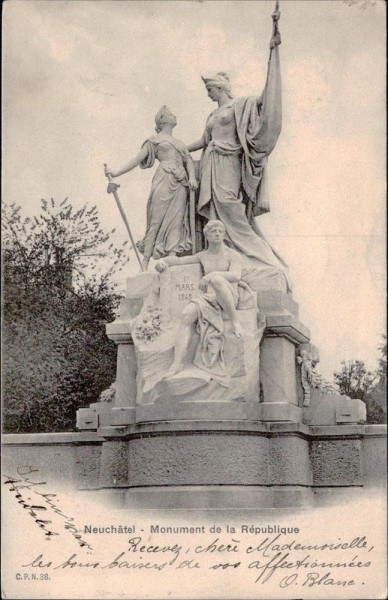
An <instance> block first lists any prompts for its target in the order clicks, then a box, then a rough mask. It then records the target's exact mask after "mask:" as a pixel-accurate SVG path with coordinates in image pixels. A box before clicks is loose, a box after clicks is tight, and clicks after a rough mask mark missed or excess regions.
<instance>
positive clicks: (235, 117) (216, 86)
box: [188, 11, 291, 291]
mask: <svg viewBox="0 0 388 600" xmlns="http://www.w3.org/2000/svg"><path fill="white" fill-rule="evenodd" d="M279 16H280V13H279V12H278V11H276V12H275V13H274V14H273V15H272V17H273V20H274V31H273V36H272V39H271V44H270V47H271V51H270V59H269V66H268V75H267V82H266V86H265V89H264V92H263V94H262V96H260V97H249V98H238V99H233V96H232V93H231V85H230V82H229V77H228V75H227V74H226V73H224V72H219V73H216V74H215V75H211V76H206V77H202V79H203V81H204V83H205V86H206V89H207V93H208V96H209V98H210V99H211V100H212V101H213V102H217V104H218V108H216V110H214V111H213V112H212V113H211V114H210V116H209V117H208V119H207V122H206V128H205V131H204V134H203V135H202V137H201V139H200V140H198V141H196V142H194V143H192V144H190V145H189V146H188V150H189V151H190V152H194V151H195V150H199V149H202V150H203V152H202V157H201V163H200V195H199V202H198V212H199V214H200V215H202V216H204V217H205V218H207V219H219V220H220V221H222V223H223V224H224V226H225V229H226V242H227V243H228V244H229V245H230V246H231V247H232V248H235V249H236V250H237V251H239V252H240V253H241V254H242V255H245V256H246V257H248V261H246V265H248V264H249V265H250V266H252V267H255V268H256V269H257V271H258V272H259V275H260V279H261V280H263V281H264V280H265V284H266V285H268V287H271V282H275V280H276V284H275V283H274V284H275V285H276V286H279V285H280V286H281V287H283V289H284V291H286V290H287V291H289V290H290V289H291V284H290V280H289V276H288V272H287V266H286V264H285V263H284V262H283V260H282V259H281V258H280V257H279V256H278V255H277V254H276V253H275V252H274V250H273V249H272V248H271V246H270V245H269V243H268V242H267V241H266V240H265V239H264V237H263V235H262V234H261V232H260V230H259V228H258V226H257V224H256V223H255V221H254V217H255V216H257V215H260V214H263V213H265V212H268V211H269V202H268V194H267V187H266V164H267V157H268V155H269V154H270V152H271V151H272V150H273V148H274V146H275V144H276V141H277V138H278V136H279V134H280V129H281V83H280V67H279V54H278V45H279V44H280V35H279V32H278V30H277V21H278V19H279Z"/></svg>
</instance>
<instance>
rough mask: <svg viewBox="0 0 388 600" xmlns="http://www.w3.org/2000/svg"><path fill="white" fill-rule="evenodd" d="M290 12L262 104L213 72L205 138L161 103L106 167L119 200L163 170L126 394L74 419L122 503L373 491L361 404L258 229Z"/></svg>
mask: <svg viewBox="0 0 388 600" xmlns="http://www.w3.org/2000/svg"><path fill="white" fill-rule="evenodd" d="M279 18H280V12H279V10H278V8H277V9H276V10H275V12H274V13H273V15H272V19H273V34H272V38H271V41H270V57H269V63H268V73H267V80H266V84H265V88H264V91H263V93H262V94H261V95H260V96H259V95H258V96H254V97H244V98H234V97H233V94H232V88H231V83H230V81H229V77H228V75H227V74H226V73H225V72H218V73H215V74H212V75H209V74H207V75H206V76H203V77H202V79H203V82H204V85H205V89H206V91H207V94H208V96H209V98H210V99H211V100H212V101H213V102H214V103H216V105H217V106H216V108H215V110H213V112H212V113H211V114H210V115H209V117H208V119H207V121H206V124H205V129H204V132H203V134H202V136H201V137H200V138H199V139H198V141H195V142H193V143H191V144H189V145H188V146H187V147H186V146H185V144H184V143H183V142H181V141H180V140H178V139H177V138H175V137H174V135H173V129H174V127H175V125H176V123H177V119H176V117H175V115H174V114H173V113H172V112H171V110H170V109H169V108H167V107H166V106H163V107H162V108H161V109H160V110H159V111H158V113H157V114H156V116H155V124H156V133H155V134H153V135H151V136H150V137H148V138H147V139H146V141H145V142H144V144H143V146H142V147H141V149H140V151H139V153H138V154H137V155H136V156H135V157H134V158H133V159H132V160H130V161H129V162H128V164H126V165H125V166H124V167H123V168H121V169H118V170H112V169H110V168H109V167H107V166H106V167H105V173H106V175H107V176H108V177H109V180H110V183H109V188H108V191H109V192H114V193H115V197H116V199H118V196H117V188H118V185H117V184H116V183H115V182H113V179H115V178H117V177H119V176H120V175H122V174H123V173H127V172H128V171H131V170H132V169H134V168H135V167H136V166H140V167H141V168H149V167H152V166H153V165H154V163H155V161H156V160H157V161H158V163H159V166H158V168H157V170H156V172H155V174H154V176H153V180H152V184H151V191H150V195H149V198H148V203H147V226H146V232H145V235H144V237H143V239H142V240H141V241H140V242H138V243H137V251H138V252H140V253H141V254H142V256H143V258H142V260H141V261H140V260H139V262H140V269H141V272H140V273H139V274H138V275H136V276H134V277H130V278H129V279H128V280H127V292H126V297H125V298H124V299H123V300H122V302H121V306H120V314H119V316H118V317H117V319H116V320H115V321H114V322H113V323H110V324H108V325H107V334H108V336H109V337H110V339H112V340H114V342H115V343H116V344H117V349H118V356H117V379H116V382H115V385H114V388H112V389H113V391H114V394H106V395H105V396H104V397H103V399H102V401H100V402H96V403H95V404H94V405H91V406H90V407H89V408H85V409H81V410H79V411H78V427H79V429H81V430H88V429H89V430H96V432H97V435H98V437H99V439H100V441H101V454H100V457H99V459H98V460H99V467H98V477H97V480H93V481H92V480H91V479H90V477H89V479H88V477H87V476H85V480H84V482H83V484H82V485H83V486H84V487H85V489H88V487H89V488H93V487H94V488H96V487H97V488H98V489H100V490H105V492H106V493H107V492H109V493H112V494H113V493H116V495H118V496H119V497H120V498H121V500H122V501H123V502H124V505H126V506H132V505H139V506H143V507H151V506H160V507H169V506H176V505H179V506H189V507H190V506H202V507H232V506H241V507H244V506H249V507H257V506H305V505H308V504H311V503H312V502H313V500H314V495H315V496H319V497H321V496H322V494H324V493H328V494H330V493H331V491H332V490H333V489H334V488H336V487H337V488H338V487H339V488H344V487H349V486H351V487H352V486H362V485H363V466H362V464H363V460H364V459H363V450H362V441H363V440H364V436H365V426H364V425H363V424H364V423H365V405H364V404H363V403H362V402H361V401H359V400H350V399H349V398H347V397H346V396H340V395H339V394H337V393H336V392H335V391H334V390H332V389H331V388H330V387H329V386H327V385H325V383H324V382H323V381H322V378H320V377H319V375H318V373H317V370H316V364H317V362H318V361H319V354H318V350H317V349H316V348H315V347H314V346H313V345H312V344H311V343H310V334H309V331H308V329H307V328H306V327H305V326H304V325H303V324H302V323H301V322H300V321H299V319H298V305H297V303H296V302H295V301H294V300H293V297H292V283H291V280H290V276H289V273H288V268H287V265H286V263H285V262H284V260H283V259H282V258H281V257H280V256H279V255H278V254H277V252H276V250H275V249H274V248H272V247H271V245H270V244H269V243H268V241H267V240H266V239H265V237H264V236H263V234H262V232H261V230H260V228H259V225H258V223H257V217H258V216H260V215H261V214H263V213H266V212H268V211H269V210H270V201H269V197H268V187H267V162H268V157H269V155H270V153H271V152H272V150H273V149H274V147H275V145H276V141H277V139H278V136H279V134H280V130H281V119H282V107H281V78H280V62H279V45H280V42H281V40H280V34H279V31H278V21H279ZM197 150H202V156H201V160H200V162H199V164H197V163H194V161H193V160H192V158H191V154H190V153H191V152H194V151H197ZM151 259H154V260H155V261H156V262H155V263H150V260H151ZM153 264H154V266H155V268H154V269H153V268H152V265H153ZM150 267H151V268H150ZM364 441H365V440H364ZM365 443H366V442H365ZM364 446H365V444H364ZM193 486H195V489H194V488H193ZM81 487H82V486H81ZM121 500H120V501H121Z"/></svg>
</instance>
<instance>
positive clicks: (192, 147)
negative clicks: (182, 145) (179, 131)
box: [187, 132, 206, 152]
mask: <svg viewBox="0 0 388 600" xmlns="http://www.w3.org/2000/svg"><path fill="white" fill-rule="evenodd" d="M205 147H206V133H205V132H204V133H203V135H202V137H201V138H200V139H199V140H197V141H196V142H193V143H192V144H189V145H188V146H187V149H188V151H189V152H195V151H196V150H201V149H202V148H205Z"/></svg>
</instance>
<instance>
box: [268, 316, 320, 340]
mask: <svg viewBox="0 0 388 600" xmlns="http://www.w3.org/2000/svg"><path fill="white" fill-rule="evenodd" d="M266 318H267V328H266V330H265V335H266V337H267V336H271V335H272V336H283V337H286V338H288V339H289V340H290V341H291V342H293V343H294V344H295V345H297V346H299V344H307V343H308V342H309V341H310V331H309V329H308V328H307V327H306V326H305V325H303V323H301V322H300V321H299V320H298V319H297V318H296V317H295V316H294V315H292V314H267V315H266Z"/></svg>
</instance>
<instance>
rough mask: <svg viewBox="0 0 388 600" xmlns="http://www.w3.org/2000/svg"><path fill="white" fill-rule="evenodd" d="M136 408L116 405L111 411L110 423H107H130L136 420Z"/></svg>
mask: <svg viewBox="0 0 388 600" xmlns="http://www.w3.org/2000/svg"><path fill="white" fill-rule="evenodd" d="M135 414H136V409H135V408H134V407H131V408H127V407H125V408H122V407H114V408H112V409H111V410H110V413H109V423H107V425H129V424H130V423H134V422H135Z"/></svg>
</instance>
